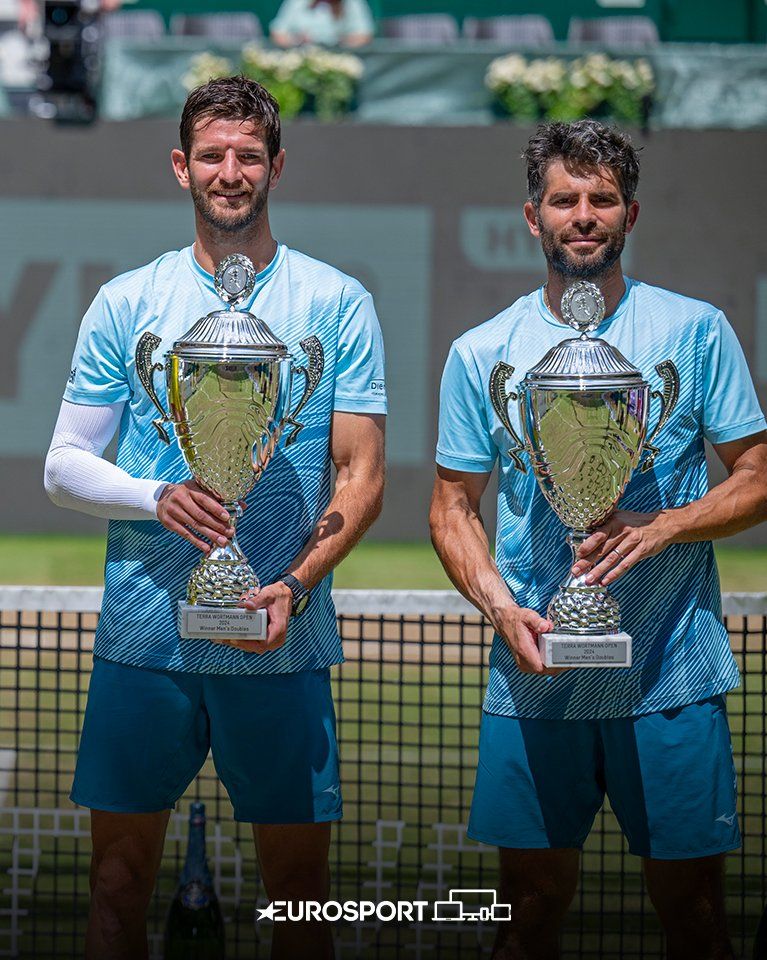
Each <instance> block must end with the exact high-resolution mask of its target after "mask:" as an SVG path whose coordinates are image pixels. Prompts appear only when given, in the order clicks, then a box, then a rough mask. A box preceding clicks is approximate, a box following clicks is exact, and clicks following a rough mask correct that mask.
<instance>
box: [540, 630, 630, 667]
mask: <svg viewBox="0 0 767 960" xmlns="http://www.w3.org/2000/svg"><path fill="white" fill-rule="evenodd" d="M538 649H539V650H540V653H541V660H542V661H543V665H544V666H545V667H630V666H631V637H630V636H629V635H628V634H627V633H623V632H621V633H598V634H585V635H582V636H579V635H578V634H573V633H542V634H541V635H540V637H539V639H538Z"/></svg>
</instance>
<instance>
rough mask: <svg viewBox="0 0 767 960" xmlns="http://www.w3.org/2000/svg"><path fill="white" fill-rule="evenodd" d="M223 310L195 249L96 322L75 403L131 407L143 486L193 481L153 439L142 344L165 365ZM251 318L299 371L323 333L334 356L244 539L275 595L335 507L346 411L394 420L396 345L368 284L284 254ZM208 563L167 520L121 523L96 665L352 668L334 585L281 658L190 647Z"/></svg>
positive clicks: (316, 596)
mask: <svg viewBox="0 0 767 960" xmlns="http://www.w3.org/2000/svg"><path fill="white" fill-rule="evenodd" d="M222 306H223V304H222V302H221V300H220V299H219V297H218V296H217V294H216V292H215V288H214V284H213V277H212V276H211V275H210V274H209V273H207V272H206V271H205V270H203V269H202V267H200V265H199V264H198V263H197V261H196V259H195V257H194V254H193V251H192V248H191V247H187V248H186V249H184V250H181V251H174V252H171V253H167V254H164V255H163V256H161V257H159V259H157V260H155V261H153V262H152V263H150V264H148V265H147V266H144V267H141V268H140V269H138V270H133V271H131V272H130V273H126V274H123V275H122V276H119V277H117V278H116V279H114V280H112V281H110V282H109V283H107V284H106V285H105V286H104V287H102V289H101V290H100V291H99V293H98V294H97V296H96V298H95V300H94V301H93V303H92V304H91V306H90V308H89V309H88V312H87V313H86V315H85V317H84V319H83V322H82V326H81V328H80V334H79V337H78V340H77V346H76V348H75V353H74V358H73V360H72V371H73V372H72V375H71V378H70V382H69V383H68V384H67V387H66V390H65V393H64V399H65V400H68V401H69V402H70V403H80V404H91V405H93V404H108V403H115V402H118V401H125V407H124V411H123V415H122V420H121V422H120V429H119V435H118V447H117V461H116V462H117V465H118V466H119V467H122V468H123V470H125V471H127V472H128V473H129V474H131V476H134V477H140V478H145V479H149V480H165V481H169V482H176V483H178V482H180V481H183V480H187V479H189V478H190V476H191V475H190V472H189V469H188V467H187V466H186V463H185V462H184V459H183V457H182V455H181V452H180V449H179V446H178V443H177V442H176V440H175V439H174V440H173V441H172V443H171V445H170V446H166V445H165V444H163V443H162V442H161V441H160V439H159V438H158V436H157V433H156V431H155V429H154V427H153V426H152V422H151V421H152V420H153V419H155V417H156V416H157V412H156V410H155V408H154V406H153V404H152V402H151V400H150V399H149V396H148V395H147V393H146V390H144V388H143V386H142V385H141V383H140V382H139V379H138V376H137V373H136V368H135V362H134V356H135V350H136V344H137V342H138V340H139V338H140V337H141V335H142V334H143V333H145V332H146V331H151V332H152V333H154V334H156V335H157V336H158V337H160V338H161V344H160V346H159V347H158V348H157V350H156V351H155V354H154V356H155V358H156V359H158V360H161V359H162V355H163V354H164V353H165V351H167V350H169V349H170V348H171V347H172V345H173V342H174V341H175V340H177V339H179V337H180V336H181V335H182V334H183V333H185V332H186V331H187V330H188V329H189V328H190V327H191V326H192V324H193V323H194V322H195V321H196V320H198V319H199V318H200V317H202V316H204V315H206V314H208V313H210V312H211V311H213V310H217V309H221V308H222ZM241 309H243V310H249V311H251V312H252V313H254V314H256V315H257V316H258V317H260V318H261V319H263V320H265V321H266V323H267V324H268V325H269V327H270V328H271V330H272V331H273V333H274V334H275V335H276V336H277V337H279V339H280V340H282V341H283V342H284V343H285V344H286V345H287V347H288V349H289V351H290V353H291V354H292V355H293V357H294V359H295V362H296V363H305V362H306V357H305V355H304V353H303V351H302V349H301V347H300V345H299V344H300V341H301V340H303V339H304V338H305V337H307V336H310V335H312V334H313V335H314V336H316V337H319V339H320V341H321V343H322V346H323V349H324V353H325V368H324V372H323V374H322V378H321V379H320V382H319V385H318V387H317V389H316V391H315V392H314V393H313V394H312V397H311V399H310V400H309V402H308V404H307V405H306V407H305V408H304V409H303V410H302V411H301V416H300V420H301V422H302V423H303V424H304V429H303V430H302V431H301V433H300V435H299V436H298V438H297V440H296V442H295V443H294V444H292V445H291V446H290V447H287V448H286V447H285V444H284V441H283V442H281V443H280V445H279V447H278V449H277V451H276V453H275V455H274V457H273V458H272V461H271V462H270V464H269V466H268V467H267V469H266V471H265V472H264V474H263V476H262V477H261V479H260V480H259V481H258V483H257V484H256V486H255V487H254V488H253V491H252V492H251V493H250V494H249V495H248V497H247V509H246V511H245V514H244V516H243V517H242V519H241V520H240V522H239V523H238V526H237V538H238V540H239V542H240V545H241V546H242V548H243V550H244V552H245V554H246V556H247V557H248V560H249V562H250V564H251V566H252V567H253V569H254V570H255V572H256V574H257V576H258V577H259V579H260V581H261V583H271V582H273V581H274V580H275V579H276V578H277V577H278V576H280V574H282V573H284V571H285V569H286V568H287V566H288V565H289V564H290V563H291V562H292V561H293V559H294V558H295V557H296V555H297V554H298V553H299V552H300V551H301V549H302V547H303V546H304V544H305V543H306V541H307V540H308V539H309V537H310V535H311V532H312V530H313V528H314V526H315V524H316V523H317V521H318V520H319V519H320V517H321V516H322V514H323V513H324V511H325V509H326V507H327V505H328V502H329V500H330V476H331V472H330V468H331V460H330V427H331V420H332V415H333V413H334V411H343V412H347V413H361V414H381V413H385V412H386V393H385V388H384V367H383V360H384V358H383V342H382V337H381V330H380V327H379V324H378V319H377V317H376V313H375V309H374V307H373V301H372V298H371V296H370V294H369V293H367V291H366V290H365V289H364V288H363V287H362V286H361V285H360V284H359V283H358V282H357V281H356V280H354V279H352V278H351V277H348V276H346V275H345V274H343V273H341V272H340V271H338V270H336V269H334V268H333V267H331V266H328V265H327V264H325V263H321V262H320V261H318V260H313V259H312V258H310V257H307V256H305V255H304V254H301V253H298V252H297V251H295V250H291V249H289V248H288V247H286V246H284V245H282V244H280V245H278V248H277V252H276V254H275V256H274V259H273V260H272V262H271V263H270V264H269V265H268V266H267V267H266V268H265V269H264V270H263V271H262V272H261V273H259V274H258V275H257V277H256V285H255V289H254V292H253V295H252V296H251V298H250V300H249V301H248V302H246V303H244V304H242V305H241ZM155 387H156V389H157V391H158V394H159V396H160V398H161V400H162V402H163V403H164V404H165V408H166V409H168V407H167V397H166V392H165V384H164V380H163V377H161V376H159V375H158V376H156V377H155ZM303 388H304V378H303V377H301V376H295V377H294V378H293V385H292V394H293V395H292V399H291V409H295V407H296V405H297V403H298V401H299V398H300V397H301V394H302V391H303ZM200 558H201V554H200V552H199V550H197V549H196V548H195V547H193V546H192V545H191V544H190V543H188V542H187V541H186V540H183V539H182V538H181V537H179V536H178V535H176V534H174V533H171V532H170V531H169V530H166V529H165V527H163V526H162V524H160V522H159V521H158V520H111V521H110V523H109V531H108V537H107V554H106V567H105V576H104V601H103V606H102V611H101V617H100V619H99V624H98V629H97V631H96V641H95V646H94V654H95V655H96V656H99V657H103V658H105V659H107V660H114V661H118V662H120V663H127V664H131V665H134V666H142V667H152V668H159V669H166V670H184V671H191V672H201V673H236V674H245V673H289V672H293V671H299V670H315V669H320V668H323V667H327V666H330V665H331V664H334V663H339V662H340V661H341V660H342V659H343V655H342V649H341V643H340V640H339V637H338V631H337V628H336V619H335V611H334V608H333V602H332V599H331V595H330V589H331V581H332V576H328V577H326V578H325V579H324V580H323V581H322V582H321V583H320V584H318V586H317V587H315V589H314V590H313V591H312V598H311V602H310V603H309V605H308V607H307V608H306V611H305V612H304V613H303V614H302V615H301V616H300V617H296V618H294V619H292V620H291V621H290V624H289V627H288V638H287V641H286V643H285V644H284V645H283V646H282V647H280V648H279V649H278V650H274V651H270V652H269V653H266V654H264V655H261V656H256V655H254V654H252V653H246V652H244V651H242V650H238V649H236V648H233V647H229V646H224V645H222V644H215V643H211V642H210V641H208V640H180V639H179V635H178V632H177V629H176V608H177V603H178V601H179V600H180V599H183V598H184V597H185V593H186V582H187V579H188V577H189V574H190V572H191V570H192V568H193V567H194V566H195V564H196V563H197V562H198V561H199V560H200Z"/></svg>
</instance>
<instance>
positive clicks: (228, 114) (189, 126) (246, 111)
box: [179, 76, 281, 160]
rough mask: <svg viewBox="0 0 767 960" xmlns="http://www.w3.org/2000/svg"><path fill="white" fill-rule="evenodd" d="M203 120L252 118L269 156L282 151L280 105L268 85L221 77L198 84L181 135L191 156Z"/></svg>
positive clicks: (185, 111)
mask: <svg viewBox="0 0 767 960" xmlns="http://www.w3.org/2000/svg"><path fill="white" fill-rule="evenodd" d="M200 120H207V121H208V122H209V123H210V122H211V121H213V120H251V121H252V122H253V124H254V125H255V126H256V127H258V128H259V129H260V130H261V131H262V132H263V135H264V139H265V140H266V147H267V150H268V151H269V159H270V160H274V158H275V157H276V156H277V154H278V153H279V152H280V136H281V134H280V108H279V106H278V104H277V101H276V100H275V99H274V97H273V96H272V95H271V93H269V91H268V90H267V89H266V87H262V86H261V84H260V83H256V81H255V80H248V78H247V77H242V76H239V77H221V78H220V79H218V80H209V81H208V82H207V83H204V84H202V86H200V87H196V88H195V89H194V90H192V92H191V93H190V94H189V96H188V97H187V98H186V103H185V104H184V109H183V111H182V113H181V124H180V125H179V136H180V138H181V149H182V150H183V151H184V156H185V157H187V158H188V157H189V153H190V150H191V147H192V134H193V133H194V128H195V127H196V125H197V124H198V123H199V122H200Z"/></svg>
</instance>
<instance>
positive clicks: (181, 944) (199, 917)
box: [163, 803, 225, 960]
mask: <svg viewBox="0 0 767 960" xmlns="http://www.w3.org/2000/svg"><path fill="white" fill-rule="evenodd" d="M224 948H225V938H224V918H223V916H222V915H221V907H220V906H219V903H218V898H217V897H216V892H215V890H214V889H213V878H212V877H211V875H210V869H209V868H208V860H207V857H206V856H205V804H204V803H193V804H192V806H191V808H190V811H189V845H188V847H187V851H186V862H185V863H184V869H183V870H182V871H181V877H180V878H179V883H178V887H177V888H176V893H175V895H174V897H173V900H171V904H170V909H169V910H168V919H167V921H166V924H165V950H164V953H163V957H164V960H224Z"/></svg>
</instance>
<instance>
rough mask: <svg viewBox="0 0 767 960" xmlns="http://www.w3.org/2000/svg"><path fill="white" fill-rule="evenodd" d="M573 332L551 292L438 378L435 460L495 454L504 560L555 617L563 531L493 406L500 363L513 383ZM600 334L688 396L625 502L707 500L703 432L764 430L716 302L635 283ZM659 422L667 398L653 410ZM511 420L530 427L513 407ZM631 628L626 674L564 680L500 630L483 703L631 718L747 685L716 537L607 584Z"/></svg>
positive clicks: (466, 342)
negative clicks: (549, 304)
mask: <svg viewBox="0 0 767 960" xmlns="http://www.w3.org/2000/svg"><path fill="white" fill-rule="evenodd" d="M574 335H575V334H574V331H572V330H570V329H569V328H568V327H567V326H565V325H564V324H562V323H560V322H558V321H557V319H556V318H555V317H554V316H553V314H551V313H550V311H549V310H548V309H547V308H546V306H545V304H544V301H543V291H542V288H541V289H538V290H537V291H535V292H534V293H532V294H530V295H528V296H525V297H522V298H521V299H519V300H517V301H516V302H515V303H514V304H512V306H510V307H509V308H508V309H506V310H504V311H502V312H501V313H500V314H498V316H496V317H494V318H493V319H492V320H489V321H487V322H486V323H484V324H482V325H481V326H479V327H476V328H474V329H473V330H469V331H468V332H467V333H465V334H464V335H463V336H462V337H460V338H459V339H458V340H456V341H455V343H454V344H453V346H452V349H451V351H450V354H449V356H448V359H447V363H446V366H445V371H444V374H443V379H442V389H441V396H440V421H439V440H438V445H437V462H438V463H439V464H441V465H442V466H444V467H448V468H450V469H452V470H459V471H466V472H487V471H490V470H492V469H493V466H494V465H495V463H496V461H499V469H500V479H499V490H498V533H497V540H496V563H497V565H498V569H499V570H500V573H501V575H502V576H503V578H504V580H505V581H506V583H507V584H508V585H509V587H510V589H511V590H512V592H513V594H514V596H515V597H516V600H517V602H518V603H519V604H520V606H523V607H529V608H531V609H533V610H536V611H538V612H539V613H540V614H541V615H543V614H545V612H546V607H547V605H548V602H549V600H550V599H551V597H552V595H553V594H554V593H555V592H556V590H557V588H558V585H559V584H560V583H561V581H562V580H563V579H564V577H565V575H566V573H567V571H568V569H569V566H570V563H571V554H570V548H569V547H568V546H567V544H566V542H565V536H566V533H567V529H566V528H565V527H564V526H563V524H562V523H561V522H560V521H559V519H558V518H557V516H556V514H555V513H554V511H553V510H552V508H551V507H550V506H549V504H548V503H547V501H546V500H545V498H544V496H543V494H542V493H541V491H540V489H539V487H538V483H537V481H536V479H535V477H534V475H533V473H532V470H531V469H530V467H529V462H528V461H527V455H526V454H524V455H523V457H524V460H525V462H526V463H527V466H528V470H527V473H526V474H522V473H520V472H519V471H518V470H516V469H515V468H514V465H513V463H512V461H511V459H510V458H509V456H508V451H509V447H510V445H511V444H510V438H509V436H508V434H507V432H506V430H505V428H504V427H503V425H502V424H501V422H500V420H499V419H498V417H497V415H496V414H495V411H494V409H493V407H492V405H491V402H490V396H489V392H488V382H489V378H490V372H491V370H492V369H493V367H494V365H495V364H496V363H497V362H498V361H499V360H502V361H505V362H506V363H508V364H510V365H511V366H513V367H514V369H515V373H514V382H515V384H516V383H518V382H519V381H521V380H522V379H523V378H524V376H525V373H526V372H527V371H528V370H529V369H530V368H531V367H532V366H534V364H536V363H537V362H538V361H539V360H540V359H541V358H542V357H543V356H544V354H545V353H546V352H547V351H548V350H549V349H550V348H551V347H553V346H555V345H556V344H557V343H559V342H560V341H561V340H564V339H566V338H567V337H571V336H574ZM594 336H598V337H601V338H603V339H604V340H606V341H607V342H608V343H610V344H612V345H613V346H615V347H617V348H618V349H619V350H620V352H621V353H622V354H623V355H624V356H625V357H626V358H627V359H628V360H629V361H631V362H632V363H633V364H634V365H635V366H637V367H638V368H639V369H640V370H641V371H642V374H643V376H644V378H645V380H647V381H648V382H649V383H650V384H651V388H652V389H653V390H658V391H662V389H663V383H662V380H661V378H660V376H659V374H658V373H657V372H656V370H655V366H656V364H658V363H660V362H661V361H663V360H666V359H671V360H673V362H674V364H675V365H676V367H677V369H678V371H679V376H680V381H681V390H680V395H679V402H678V404H677V406H676V408H675V409H674V411H673V413H672V414H671V417H670V418H669V420H668V421H667V422H666V424H665V425H664V427H663V429H662V431H661V432H660V434H659V435H658V438H657V440H656V441H655V442H656V445H657V446H659V447H660V450H661V452H660V454H659V456H658V457H657V459H656V461H655V465H654V467H653V468H652V469H650V470H648V471H647V472H641V471H640V470H635V472H634V475H633V477H632V479H631V480H630V482H629V484H628V486H627V488H626V490H625V492H624V494H623V497H622V498H621V500H620V503H619V509H621V510H634V511H638V512H640V513H648V512H651V511H654V510H659V509H662V508H671V507H679V506H682V505H684V504H687V503H690V502H691V501H693V500H698V499H699V498H700V497H702V496H703V495H704V494H705V493H706V491H707V490H708V481H707V470H706V458H705V452H704V442H703V441H704V438H706V439H708V440H709V441H711V442H712V443H726V442H728V441H731V440H737V439H740V438H742V437H747V436H749V435H751V434H754V433H757V432H759V431H761V430H763V429H765V419H764V416H763V415H762V411H761V410H760V408H759V403H758V401H757V398H756V394H755V391H754V387H753V384H752V381H751V377H750V375H749V372H748V368H747V366H746V362H745V359H744V357H743V351H742V350H741V348H740V345H739V343H738V341H737V338H736V337H735V334H734V332H733V330H732V328H731V327H730V325H729V323H728V322H727V320H726V319H725V317H724V315H723V314H722V312H721V311H720V310H717V309H716V308H715V307H713V306H711V305H710V304H707V303H703V302H701V301H698V300H692V299H689V298H688V297H684V296H681V295H679V294H676V293H671V292H669V291H667V290H662V289H659V288H658V287H652V286H649V285H648V284H645V283H639V282H637V281H635V280H630V279H628V278H626V292H625V295H624V296H623V298H622V300H621V302H620V303H619V304H618V307H617V309H616V310H615V312H614V313H613V314H612V316H610V317H607V318H605V320H604V321H603V322H602V324H601V325H600V326H599V328H598V329H597V330H596V331H595V333H594ZM650 407H651V412H650V426H652V425H653V424H655V423H657V420H658V415H659V406H658V404H657V402H656V401H653V402H652V403H651V405H650ZM509 409H510V414H511V420H512V423H513V425H514V427H515V428H516V430H517V432H518V433H519V434H520V435H521V429H520V423H519V416H518V413H517V410H516V406H515V405H514V404H513V403H512V404H510V405H509ZM610 592H611V593H612V594H613V595H614V596H615V597H616V599H617V600H618V602H619V603H620V608H621V628H622V629H624V630H625V631H626V632H627V633H629V634H630V635H631V637H632V641H633V666H632V667H631V668H629V669H621V670H604V669H601V670H600V669H578V670H570V671H566V672H564V673H561V674H559V675H557V676H554V677H549V676H537V675H533V674H524V673H522V672H520V670H519V669H518V668H517V666H516V663H515V661H514V658H513V656H512V654H511V652H510V650H509V649H508V647H507V645H506V643H505V641H504V640H502V639H501V638H500V637H497V636H496V638H495V641H494V643H493V648H492V653H491V660H490V679H489V684H488V689H487V694H486V697H485V703H484V707H485V710H486V711H488V712H490V713H498V714H505V715H508V716H518V717H541V718H551V719H557V718H571V717H573V718H598V717H621V716H631V715H638V714H644V713H652V712H656V711H662V710H667V709H670V708H673V707H677V706H682V705H684V704H689V703H695V702H698V701H700V700H703V699H705V698H707V697H710V696H713V695H714V694H718V693H722V692H724V691H726V690H729V689H731V688H733V687H736V686H737V685H738V683H739V676H738V669H737V665H736V663H735V661H734V659H733V657H732V654H731V652H730V645H729V641H728V636H727V632H726V630H725V629H724V626H723V624H722V618H721V600H720V593H719V578H718V574H717V569H716V562H715V560H714V551H713V548H712V545H711V543H710V542H698V543H679V544H673V545H671V546H669V547H667V548H666V549H665V550H663V551H662V552H661V553H659V554H657V555H656V556H654V557H649V558H647V559H645V560H643V561H642V562H641V563H639V564H637V566H636V567H634V568H633V569H631V570H630V571H629V572H628V573H626V574H625V575H624V576H623V577H621V578H620V579H619V580H618V581H616V582H615V583H614V584H611V586H610Z"/></svg>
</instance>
